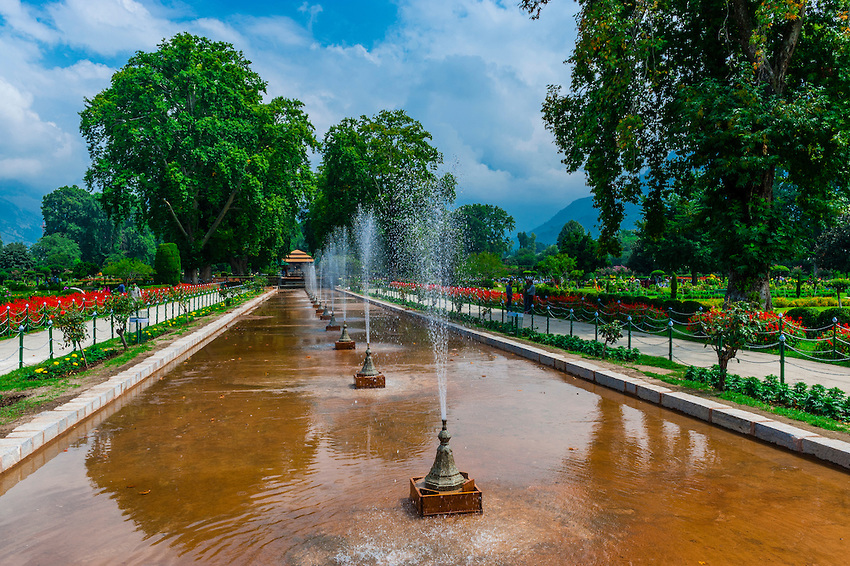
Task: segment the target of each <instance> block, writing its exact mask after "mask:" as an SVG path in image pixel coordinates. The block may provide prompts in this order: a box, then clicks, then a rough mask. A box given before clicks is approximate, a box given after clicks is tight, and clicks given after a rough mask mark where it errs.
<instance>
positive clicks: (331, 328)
mask: <svg viewBox="0 0 850 566" xmlns="http://www.w3.org/2000/svg"><path fill="white" fill-rule="evenodd" d="M339 328H340V326H339V325H338V324H329V325H327V326H326V327H325V330H327V331H329V332H330V331H331V330H339Z"/></svg>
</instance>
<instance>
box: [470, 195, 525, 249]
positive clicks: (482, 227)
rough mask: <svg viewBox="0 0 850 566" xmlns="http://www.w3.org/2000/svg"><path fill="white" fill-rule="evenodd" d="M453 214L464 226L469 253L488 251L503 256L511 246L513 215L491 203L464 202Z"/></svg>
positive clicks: (513, 226) (513, 225) (513, 224)
mask: <svg viewBox="0 0 850 566" xmlns="http://www.w3.org/2000/svg"><path fill="white" fill-rule="evenodd" d="M455 214H456V215H457V216H458V218H459V219H460V221H461V222H463V224H464V226H465V228H466V249H467V251H468V252H469V253H473V254H474V253H481V252H489V253H492V254H496V255H498V256H503V255H504V254H506V253H507V252H508V250H510V248H511V237H510V236H509V234H510V233H512V232H513V231H514V228H515V226H516V224H515V222H514V217H513V216H511V215H510V214H508V213H507V212H505V210H504V209H502V208H500V207H498V206H495V205H492V204H465V205H463V206H461V207H459V208H458V209H457V211H456V212H455Z"/></svg>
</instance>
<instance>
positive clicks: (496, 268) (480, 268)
mask: <svg viewBox="0 0 850 566" xmlns="http://www.w3.org/2000/svg"><path fill="white" fill-rule="evenodd" d="M461 271H462V272H465V274H466V276H467V277H468V278H469V279H470V280H472V281H473V282H475V284H477V285H483V286H486V287H492V285H493V280H494V279H498V278H500V277H504V276H505V275H506V274H507V272H508V270H507V268H506V267H505V264H504V263H503V262H502V258H501V257H499V256H498V255H496V254H494V253H492V252H480V253H477V254H471V255H470V256H469V257H468V258H467V259H466V262H465V263H464V265H463V266H462V269H461Z"/></svg>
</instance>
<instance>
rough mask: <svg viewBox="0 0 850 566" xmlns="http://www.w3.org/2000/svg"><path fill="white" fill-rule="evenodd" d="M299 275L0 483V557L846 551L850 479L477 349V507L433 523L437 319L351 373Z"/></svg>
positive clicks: (552, 556)
mask: <svg viewBox="0 0 850 566" xmlns="http://www.w3.org/2000/svg"><path fill="white" fill-rule="evenodd" d="M348 311H349V319H348V322H349V327H350V330H351V335H352V338H354V339H355V340H356V341H357V342H358V345H357V350H355V351H335V350H333V349H332V342H333V341H334V340H335V339H336V338H337V337H338V333H336V332H325V330H324V325H325V324H326V323H325V322H322V321H320V320H318V318H317V317H316V315H315V313H314V311H313V309H312V307H311V306H310V305H309V304H308V302H307V299H306V296H305V295H304V293H303V291H289V292H284V293H280V294H278V295H277V296H275V297H274V298H272V299H271V300H269V301H268V302H267V303H265V304H264V305H263V306H261V307H260V308H259V309H258V310H256V311H255V312H254V313H253V315H252V316H250V317H247V318H246V319H244V320H242V321H240V322H239V323H238V324H236V325H235V326H234V327H232V328H231V329H230V330H229V331H228V332H226V333H225V334H223V335H222V336H220V337H219V338H217V339H216V340H215V341H214V342H213V343H211V344H210V345H209V346H208V347H206V348H205V349H203V350H202V351H200V352H199V353H198V354H196V355H195V356H194V357H192V358H191V359H190V360H189V361H188V362H186V363H184V364H181V365H180V366H179V367H178V368H176V369H174V370H172V371H171V372H170V373H168V374H167V375H165V376H162V378H161V379H155V380H153V381H152V382H151V383H148V384H145V385H143V386H141V387H140V388H138V389H136V390H134V391H133V392H132V393H131V394H130V395H129V396H128V398H127V399H125V400H123V401H121V402H120V403H119V404H117V405H116V406H115V407H113V408H111V409H109V411H108V412H105V413H102V414H101V415H99V416H97V418H96V419H94V420H92V421H91V422H88V423H86V424H84V425H82V426H80V427H78V428H77V429H76V430H75V431H73V432H72V433H71V434H69V435H67V436H65V437H63V438H62V439H60V440H59V441H57V442H55V443H54V444H53V445H51V446H50V447H49V448H48V450H46V451H45V453H44V454H46V456H45V455H42V456H40V457H38V458H32V459H31V460H30V461H29V462H27V463H26V464H25V465H24V466H21V467H20V468H19V469H18V468H16V469H14V470H12V471H10V472H8V473H6V474H5V475H3V476H0V564H4V565H10V564H183V563H193V562H200V563H204V564H293V565H325V564H375V565H395V564H399V565H406V564H472V565H476V564H498V565H502V564H503V565H514V564H529V565H531V564H535V565H538V564H709V565H711V564H765V563H769V564H846V563H848V560H850V481H848V480H850V476H848V474H847V473H845V472H842V471H840V470H837V469H833V468H831V467H827V466H823V465H821V464H818V463H816V462H813V461H810V460H807V459H804V458H801V457H798V456H796V455H793V454H790V453H786V452H784V451H781V450H777V449H774V448H771V447H769V446H766V445H762V444H760V443H756V442H753V441H750V440H748V439H745V438H743V437H740V436H737V435H734V434H731V433H728V432H725V431H722V430H719V429H715V428H712V427H710V426H707V425H706V424H704V423H702V422H699V421H695V420H692V419H689V418H687V417H684V416H681V415H678V414H675V413H672V412H668V411H665V410H662V409H660V408H658V407H655V406H652V405H648V404H644V403H642V402H640V401H638V400H635V399H631V398H627V397H624V396H622V395H620V394H618V393H616V392H612V391H608V390H605V389H603V388H598V387H595V386H593V385H588V384H586V383H584V382H581V381H579V380H575V379H572V378H570V377H568V376H565V375H563V374H561V373H558V372H556V371H554V370H551V369H549V368H545V367H542V366H540V365H537V364H534V363H531V362H528V361H526V360H523V359H520V358H518V357H515V356H513V355H511V354H506V353H504V352H501V351H498V350H494V349H491V348H488V347H485V346H482V345H480V344H477V343H473V342H468V341H464V340H461V339H452V340H451V343H450V345H449V348H450V355H451V359H450V360H449V362H448V364H449V365H448V367H449V374H448V375H449V389H448V406H449V430H450V432H451V433H452V435H453V439H452V443H451V445H452V448H453V451H454V454H455V458H456V461H457V462H458V466H459V467H460V469H461V470H463V471H466V472H469V473H470V475H471V476H472V477H474V478H475V479H476V482H477V483H478V485H479V486H480V487H481V488H482V490H483V492H484V509H485V512H484V515H482V516H464V517H448V518H429V519H420V518H417V517H415V516H414V515H413V512H412V509H411V507H410V505H409V503H407V501H406V497H407V492H408V481H409V478H410V477H412V476H418V475H424V474H425V473H427V471H428V469H429V468H430V465H431V463H432V462H433V458H434V454H435V450H436V446H437V444H438V441H437V439H436V434H437V432H438V430H439V427H440V420H439V419H440V416H439V402H438V399H437V385H436V378H435V377H434V375H433V371H432V366H433V354H432V350H431V345H430V343H429V341H428V334H427V332H426V330H425V329H424V328H422V327H421V326H420V325H418V324H416V323H415V322H414V321H411V320H407V319H404V318H401V319H399V318H398V317H397V316H395V315H393V314H392V313H388V312H385V311H381V310H380V309H375V308H372V313H373V327H372V328H373V330H372V332H373V344H372V349H373V351H374V353H375V361H376V364H377V366H378V368H379V369H380V370H381V371H383V373H384V374H385V375H386V378H387V386H386V389H383V390H355V389H353V388H352V382H353V379H352V374H353V373H354V372H355V371H356V370H357V369H358V368H359V365H360V364H361V362H362V358H363V352H364V350H365V344H363V340H364V338H365V335H364V331H363V327H364V321H363V318H362V317H363V312H362V307H361V306H360V305H359V304H357V303H349V306H348Z"/></svg>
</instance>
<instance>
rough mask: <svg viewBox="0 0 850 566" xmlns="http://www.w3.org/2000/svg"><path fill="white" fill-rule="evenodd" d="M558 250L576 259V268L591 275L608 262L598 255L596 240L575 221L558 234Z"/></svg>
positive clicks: (567, 224)
mask: <svg viewBox="0 0 850 566" xmlns="http://www.w3.org/2000/svg"><path fill="white" fill-rule="evenodd" d="M558 249H559V250H561V253H562V254H566V255H568V256H570V257H571V258H574V259H575V262H576V268H577V269H581V270H582V271H584V272H585V273H590V272H591V271H594V270H596V269H597V268H599V267H604V266H605V265H607V263H608V262H607V261H606V260H605V259H603V258H601V257H599V255H598V249H599V248H598V246H597V243H596V240H594V239H593V237H592V236H591V235H590V234H589V233H587V232H585V230H584V226H582V225H581V224H579V223H578V222H577V221H575V220H570V221H568V222H567V223H566V224H564V227H563V228H561V231H560V232H559V233H558Z"/></svg>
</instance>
